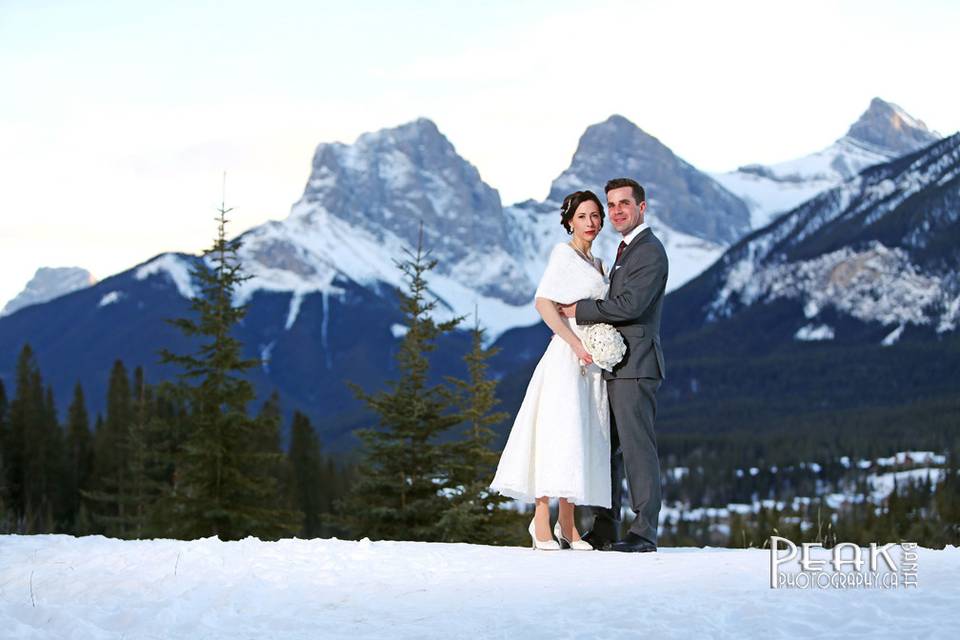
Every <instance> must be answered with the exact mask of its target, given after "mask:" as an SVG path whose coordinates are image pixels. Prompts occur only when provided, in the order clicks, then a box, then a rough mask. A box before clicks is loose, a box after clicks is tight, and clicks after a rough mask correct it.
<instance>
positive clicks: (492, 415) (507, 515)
mask: <svg viewBox="0 0 960 640" xmlns="http://www.w3.org/2000/svg"><path fill="white" fill-rule="evenodd" d="M474 319H475V321H474V327H473V329H472V330H471V332H470V333H471V339H472V345H471V349H470V351H469V352H467V354H466V355H465V356H464V361H465V362H466V364H467V379H465V380H463V379H458V378H449V379H448V380H449V382H450V383H451V385H452V387H453V389H454V397H455V401H456V403H457V405H458V407H459V409H460V415H461V416H462V418H463V433H462V434H461V439H460V440H457V441H454V442H452V443H450V444H448V445H447V446H446V448H447V456H446V459H447V461H448V462H447V465H448V469H449V474H448V475H449V477H450V480H451V481H450V485H451V503H452V504H451V507H450V509H448V510H447V512H446V513H445V514H444V515H443V517H442V518H441V521H440V526H441V528H442V530H443V539H444V540H446V541H449V542H472V543H476V544H504V543H505V542H514V541H515V538H516V535H515V533H516V531H518V530H519V529H518V527H520V524H519V521H518V516H517V514H516V513H515V512H513V511H508V510H504V509H503V508H502V506H503V505H504V504H505V503H507V502H510V499H509V498H507V497H504V496H502V495H500V494H498V493H496V492H493V491H490V489H489V486H490V481H491V480H492V479H493V475H494V473H495V472H496V468H497V462H498V460H499V458H500V454H499V452H498V451H495V450H494V449H493V448H492V446H493V442H494V440H495V439H496V437H497V434H496V432H495V431H494V430H493V429H492V428H491V427H492V426H493V425H496V424H499V423H501V422H503V421H504V420H505V419H506V418H507V414H506V413H504V412H494V408H495V407H496V405H497V404H498V402H499V401H498V400H497V397H496V389H497V382H496V380H493V379H490V378H489V377H488V375H487V368H488V364H487V361H488V360H489V359H490V358H491V357H492V356H494V355H495V354H496V352H497V349H484V348H483V334H484V331H483V329H481V328H480V322H479V317H478V316H477V314H476V312H474ZM521 528H522V527H521Z"/></svg>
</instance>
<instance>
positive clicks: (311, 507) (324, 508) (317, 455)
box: [289, 411, 330, 538]
mask: <svg viewBox="0 0 960 640" xmlns="http://www.w3.org/2000/svg"><path fill="white" fill-rule="evenodd" d="M290 431H291V434H290V452H289V458H290V466H291V468H292V471H293V485H294V491H295V495H296V504H297V507H298V508H299V509H300V511H302V512H303V529H302V530H301V535H302V536H303V537H304V538H316V537H318V536H319V535H320V534H321V526H322V517H323V516H322V514H323V513H324V512H329V511H330V506H329V504H325V502H326V501H325V497H326V494H327V492H328V491H329V487H326V486H324V482H323V480H324V478H323V475H324V460H323V455H322V453H321V451H320V439H319V438H318V437H317V434H316V432H315V431H314V430H313V425H311V424H310V418H308V417H307V416H305V415H304V414H302V413H300V412H299V411H295V412H294V414H293V423H292V425H291V428H290Z"/></svg>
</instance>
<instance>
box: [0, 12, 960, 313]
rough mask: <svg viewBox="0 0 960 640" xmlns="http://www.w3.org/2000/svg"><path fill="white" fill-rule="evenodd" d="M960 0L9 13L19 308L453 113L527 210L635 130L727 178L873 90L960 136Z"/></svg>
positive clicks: (802, 140) (859, 103) (469, 147)
mask: <svg viewBox="0 0 960 640" xmlns="http://www.w3.org/2000/svg"><path fill="white" fill-rule="evenodd" d="M958 5H960V3H956V2H920V1H914V2H882V1H881V2H878V1H876V0H874V1H872V2H804V3H797V2H790V3H782V2H771V1H767V2H736V1H728V2H723V3H716V2H670V3H667V2H624V1H603V2H593V3H577V2H562V1H558V0H552V1H549V2H547V1H542V2H541V1H532V0H531V1H523V0H514V1H513V2H493V1H490V2H457V3H454V2H439V1H431V2H400V1H397V2H352V3H348V2H338V3H330V2H317V1H315V2H284V1H275V2H269V3H267V2H265V3H252V2H246V3H243V2H222V3H204V2H163V3H155V2H150V3H148V2H129V1H128V2H79V1H76V2H44V1H43V0H33V1H29V2H16V1H11V0H0V78H2V79H3V82H4V96H3V100H0V176H2V177H3V187H2V188H0V212H2V213H0V306H2V303H3V302H5V301H6V300H7V299H9V298H10V297H11V296H13V295H14V294H16V293H17V292H18V291H19V290H20V289H21V288H22V286H23V285H24V284H25V282H26V281H27V279H29V277H30V276H31V275H32V274H33V272H34V271H35V269H36V268H37V267H39V266H67V265H78V266H84V267H87V268H89V269H91V270H92V271H93V272H94V275H95V276H96V277H98V278H103V277H105V276H107V275H110V274H111V273H114V272H116V271H119V270H122V269H124V268H127V267H129V266H131V265H133V264H135V263H136V262H139V261H142V260H145V259H147V258H149V257H151V256H152V255H154V254H156V253H159V252H162V251H166V250H182V251H196V250H199V249H201V248H203V247H205V246H206V245H207V244H208V243H209V241H210V237H211V235H212V233H213V231H214V227H213V222H212V215H213V206H214V205H215V204H216V203H217V202H218V200H219V193H220V175H221V173H222V172H223V171H224V170H226V171H227V174H228V177H227V198H228V204H230V205H233V206H234V207H236V212H235V216H236V217H235V220H236V223H235V225H234V231H241V230H242V229H244V228H247V227H249V226H252V225H255V224H258V223H260V222H263V221H265V220H267V219H277V218H282V217H284V216H285V215H286V214H287V211H288V210H289V207H290V205H291V204H292V203H293V202H294V201H296V200H297V199H298V198H299V196H300V193H301V191H302V189H303V185H304V183H305V181H306V178H307V175H308V172H309V167H310V159H311V156H312V152H313V149H314V147H315V146H316V144H317V143H319V142H324V141H333V140H339V141H342V142H352V141H353V139H354V138H356V136H357V135H359V134H360V133H362V132H364V131H369V130H375V129H379V128H383V127H386V126H394V125H397V124H400V123H402V122H405V121H408V120H412V119H414V118H416V117H419V116H425V117H429V118H431V119H433V120H434V121H435V122H436V123H437V124H438V126H439V127H440V129H441V131H443V132H444V133H445V134H446V135H447V137H448V138H449V139H450V140H451V142H453V144H454V145H455V146H456V148H457V150H458V151H459V152H460V153H461V155H463V156H465V157H466V158H467V159H468V160H470V161H471V162H473V163H474V164H475V165H477V167H478V168H479V169H480V172H481V175H482V176H483V177H484V179H485V180H486V181H487V182H489V183H490V184H491V185H492V186H494V187H496V188H497V189H499V190H500V193H501V196H502V197H503V200H504V202H505V203H511V202H515V201H518V200H521V199H525V198H528V197H534V198H543V197H544V196H545V194H546V193H547V191H548V187H549V184H550V181H551V180H552V179H553V178H554V177H556V175H557V174H559V173H560V172H561V171H562V170H563V169H564V168H565V167H566V166H567V165H568V163H569V161H570V157H571V155H572V153H573V151H574V149H575V147H576V144H577V140H578V138H579V136H580V134H581V133H582V132H583V130H584V129H585V128H586V127H587V126H588V125H590V124H592V123H595V122H598V121H601V120H603V119H605V118H606V117H607V116H609V115H610V114H611V113H620V114H622V115H624V116H626V117H628V118H630V119H631V120H633V121H634V122H636V123H637V124H638V125H639V126H641V127H642V128H644V129H645V130H646V131H648V132H649V133H651V134H653V135H655V136H657V137H658V138H660V140H661V141H663V142H664V143H665V144H667V145H668V146H669V147H671V148H672V149H673V150H674V151H675V152H676V153H677V154H679V155H680V156H681V157H683V158H684V159H686V160H687V161H689V162H691V163H692V164H694V165H695V166H697V167H698V168H701V169H704V170H726V169H731V168H734V167H736V166H738V165H741V164H745V163H750V162H776V161H779V160H786V159H789V158H792V157H796V156H799V155H804V154H806V153H809V152H811V151H814V150H817V149H819V148H821V147H823V146H825V145H827V144H829V143H830V142H832V141H833V140H834V139H836V138H837V137H839V136H840V135H842V134H843V133H844V131H845V130H846V128H847V126H849V124H850V123H852V122H853V120H854V119H855V118H856V117H857V116H858V115H859V114H860V113H861V112H862V111H863V110H864V109H865V108H866V106H867V104H868V103H869V101H870V99H871V98H872V97H873V96H880V97H882V98H884V99H887V100H890V101H892V102H896V103H898V104H900V106H902V107H903V108H904V109H906V110H907V111H908V112H910V113H911V114H913V115H914V116H916V117H918V118H920V119H923V120H925V121H926V122H927V124H928V125H929V126H930V127H931V128H934V129H937V130H939V131H940V132H941V133H944V134H949V133H953V132H954V131H956V130H957V129H960V108H958V107H960V96H958V92H957V90H956V88H955V87H956V84H955V82H953V80H952V78H953V77H954V75H955V73H956V70H955V68H954V58H955V51H954V47H953V46H952V45H951V43H952V42H953V40H954V38H955V30H956V26H957V25H958V24H960V8H958Z"/></svg>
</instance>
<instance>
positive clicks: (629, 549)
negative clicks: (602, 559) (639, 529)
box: [611, 532, 657, 553]
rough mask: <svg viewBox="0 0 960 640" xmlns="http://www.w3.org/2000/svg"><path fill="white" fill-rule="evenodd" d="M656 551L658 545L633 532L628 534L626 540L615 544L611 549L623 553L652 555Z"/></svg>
mask: <svg viewBox="0 0 960 640" xmlns="http://www.w3.org/2000/svg"><path fill="white" fill-rule="evenodd" d="M656 550H657V545H655V544H653V543H652V542H650V541H649V540H647V539H646V538H641V537H640V536H638V535H637V534H635V533H633V532H628V533H627V537H626V538H624V539H623V540H621V541H620V542H615V543H614V544H613V546H612V547H611V551H623V552H625V553H650V552H652V551H656Z"/></svg>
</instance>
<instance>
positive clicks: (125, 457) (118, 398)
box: [80, 360, 135, 538]
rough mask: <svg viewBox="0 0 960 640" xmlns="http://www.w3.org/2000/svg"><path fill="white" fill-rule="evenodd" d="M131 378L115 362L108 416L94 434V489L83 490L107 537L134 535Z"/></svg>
mask: <svg viewBox="0 0 960 640" xmlns="http://www.w3.org/2000/svg"><path fill="white" fill-rule="evenodd" d="M132 400H133V399H132V395H131V391H130V378H129V376H128V374H127V368H126V366H124V364H123V362H122V361H121V360H115V361H114V363H113V367H112V368H111V370H110V380H109V383H108V384H107V415H106V419H105V420H104V421H103V424H102V426H100V427H99V428H98V429H97V431H96V433H95V434H94V451H95V456H94V477H95V479H96V481H95V483H94V487H93V488H92V489H90V490H81V492H80V493H81V495H82V496H83V497H84V498H85V499H86V500H87V508H88V509H89V511H90V514H91V516H92V519H93V521H94V522H95V523H96V524H97V528H98V530H99V531H101V532H102V533H103V534H104V535H106V536H110V537H116V538H126V537H130V536H132V535H134V534H133V531H132V529H133V526H132V523H131V508H132V507H133V504H134V502H135V499H134V497H133V495H132V482H131V473H130V465H131V462H130V458H129V451H130V431H131V424H132V422H133V401H132Z"/></svg>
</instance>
